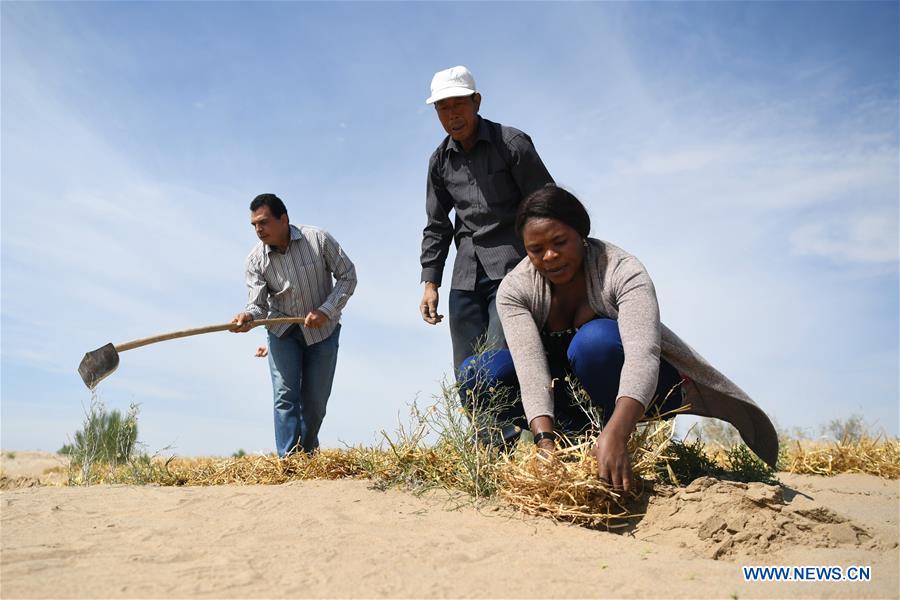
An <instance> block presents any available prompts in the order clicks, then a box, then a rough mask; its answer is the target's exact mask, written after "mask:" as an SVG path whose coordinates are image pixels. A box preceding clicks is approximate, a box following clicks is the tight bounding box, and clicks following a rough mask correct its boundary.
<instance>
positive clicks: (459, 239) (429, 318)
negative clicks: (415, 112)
mask: <svg viewBox="0 0 900 600" xmlns="http://www.w3.org/2000/svg"><path fill="white" fill-rule="evenodd" d="M425 102H426V103H428V104H434V107H435V110H436V112H437V115H438V119H439V120H440V122H441V125H442V126H443V128H444V131H446V132H447V137H446V138H444V140H443V141H442V142H441V143H440V145H439V146H438V147H437V150H435V151H434V154H432V155H431V160H430V161H429V163H428V181H427V188H426V197H425V212H426V215H427V223H426V225H425V229H424V231H423V239H422V255H421V262H422V282H423V283H424V284H425V293H424V295H423V296H422V303H421V304H420V306H419V310H420V311H421V313H422V318H423V319H424V320H425V322H426V323H430V324H432V325H435V324H437V323H440V321H441V320H442V319H443V316H442V315H439V314H438V312H437V310H438V287H439V286H440V284H441V279H442V276H443V271H444V263H445V261H446V260H447V254H448V252H449V249H450V242H451V241H452V240H455V242H456V261H455V262H454V264H453V277H452V281H451V285H450V294H449V296H450V298H449V300H450V302H449V313H450V338H451V340H452V342H453V366H454V369H458V368H459V367H460V365H461V364H462V362H463V361H464V360H465V359H466V358H468V357H469V356H471V355H472V354H474V353H475V349H476V347H477V346H478V344H479V343H480V340H484V341H486V345H487V348H502V347H505V345H506V342H505V339H504V336H503V329H502V328H501V326H500V320H499V318H498V317H497V311H496V308H495V306H494V297H495V295H496V292H497V286H499V285H500V280H501V279H503V276H504V275H506V273H507V272H509V271H510V270H511V269H512V268H513V267H514V266H516V264H518V262H519V261H520V260H521V259H522V258H523V257H524V256H525V250H524V248H523V247H522V242H521V241H520V240H519V238H518V236H517V235H516V232H515V228H514V225H515V217H516V210H517V209H518V207H519V204H520V202H521V201H522V199H523V198H525V197H526V196H528V194H530V193H531V192H533V191H535V190H537V189H538V188H541V187H543V186H544V185H546V184H548V183H553V178H552V177H550V174H549V173H548V172H547V168H546V167H545V166H544V163H543V162H542V161H541V158H540V156H538V153H537V151H536V150H535V149H534V144H532V142H531V138H529V137H528V136H527V135H526V134H525V133H523V132H521V131H519V130H518V129H513V128H512V127H506V126H504V125H500V124H498V123H494V122H491V121H488V120H487V119H484V118H482V117H481V116H480V115H479V114H478V109H479V108H480V106H481V94H479V93H478V92H477V91H476V88H475V78H474V77H472V73H471V72H469V70H468V69H467V68H466V67H462V66H460V67H452V68H450V69H445V70H443V71H438V72H437V73H435V75H434V78H433V79H432V80H431V96H430V97H429V98H428V100H426V101H425ZM451 210H452V211H454V212H455V216H454V222H452V223H451V221H450V211H451Z"/></svg>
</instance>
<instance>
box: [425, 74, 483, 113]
mask: <svg viewBox="0 0 900 600" xmlns="http://www.w3.org/2000/svg"><path fill="white" fill-rule="evenodd" d="M474 93H475V78H474V77H472V72H471V71H469V69H467V68H465V67H463V66H458V67H450V68H449V69H444V70H443V71H438V72H437V73H435V74H434V77H432V79H431V96H430V97H429V98H428V100H426V101H425V104H434V103H435V102H437V101H438V100H443V99H444V98H455V97H457V96H471V95H472V94H474Z"/></svg>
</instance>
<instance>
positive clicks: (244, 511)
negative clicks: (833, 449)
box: [0, 452, 900, 598]
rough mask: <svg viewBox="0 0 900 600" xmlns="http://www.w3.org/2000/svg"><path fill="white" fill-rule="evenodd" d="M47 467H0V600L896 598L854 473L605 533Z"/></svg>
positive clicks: (715, 489)
mask: <svg viewBox="0 0 900 600" xmlns="http://www.w3.org/2000/svg"><path fill="white" fill-rule="evenodd" d="M61 464H64V463H63V461H61V459H60V458H59V457H55V456H53V455H48V454H40V453H30V452H17V453H16V455H15V458H10V457H9V455H8V454H7V453H4V454H3V455H2V458H0V470H2V472H3V476H4V479H3V481H4V486H3V487H4V488H6V489H4V490H3V491H2V492H0V506H2V509H0V511H2V512H0V542H2V548H0V549H2V552H0V596H2V597H3V598H48V597H53V598H72V597H79V598H86V597H89V598H96V597H123V598H124V597H128V598H134V597H141V598H154V597H251V598H259V597H266V598H274V597H479V598H482V597H490V598H513V597H517V598H519V597H525V598H531V597H629V598H631V597H656V598H672V597H682V598H706V597H709V598H734V597H737V598H755V597H767V598H771V597H779V598H787V597H815V598H821V597H833V598H897V597H898V596H900V583H898V563H900V549H898V516H900V515H898V513H900V498H898V493H900V482H898V481H887V480H882V479H878V478H875V477H870V476H861V475H842V476H838V477H833V478H823V477H809V476H791V475H786V474H782V476H781V480H782V481H783V483H784V486H783V487H773V486H763V485H761V484H751V485H749V486H748V485H740V484H731V483H727V482H717V481H714V480H698V481H696V482H694V483H693V484H692V485H691V486H689V487H688V488H686V489H682V490H676V491H672V492H671V493H668V494H662V495H659V496H657V497H655V498H654V500H653V501H652V502H651V503H650V505H649V506H647V507H646V510H647V514H646V516H645V517H644V518H643V519H641V520H640V521H639V522H638V523H637V524H636V526H634V527H632V528H630V529H629V530H627V531H625V532H619V533H609V532H605V531H594V530H589V529H585V528H581V527H575V526H570V525H557V524H554V523H552V522H550V521H547V520H544V519H535V518H523V517H521V516H518V515H515V514H512V513H511V512H509V511H507V510H506V509H503V508H500V507H498V506H496V505H486V506H482V507H481V508H478V509H476V508H474V507H473V506H472V505H471V504H470V503H465V504H462V505H460V504H459V502H455V501H454V500H453V499H452V498H449V497H448V496H446V495H443V494H438V493H432V494H429V495H426V496H423V497H416V496H413V495H411V494H409V493H405V492H401V491H393V490H392V491H387V492H381V491H376V490H373V489H370V488H369V486H368V484H367V483H366V482H364V481H311V482H296V483H291V484H286V485H279V486H219V487H206V488H203V487H182V488H163V487H155V486H143V487H132V486H94V487H90V488H74V487H73V488H69V487H58V486H56V487H55V486H46V485H41V486H34V485H31V484H32V483H33V482H34V480H47V479H49V480H50V481H51V483H52V482H53V480H58V479H59V478H58V475H59V473H58V469H56V468H57V467H59V466H60V465H61ZM48 469H50V472H49V474H48V473H45V471H46V470H48ZM54 469H56V470H54ZM16 482H17V483H16ZM42 483H43V481H42ZM16 485H18V486H19V487H15V486H16ZM23 485H24V486H25V487H22V486H23ZM28 486H31V487H28ZM742 565H815V566H831V565H836V566H840V567H844V568H846V567H849V566H854V565H859V566H869V567H871V576H872V579H871V581H869V582H814V583H811V582H781V583H761V582H748V581H744V577H743V575H742V571H741V566H742Z"/></svg>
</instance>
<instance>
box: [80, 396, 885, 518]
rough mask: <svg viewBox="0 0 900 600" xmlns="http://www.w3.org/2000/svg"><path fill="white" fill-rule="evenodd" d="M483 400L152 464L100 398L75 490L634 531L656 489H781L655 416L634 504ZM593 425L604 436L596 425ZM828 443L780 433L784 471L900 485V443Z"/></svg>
mask: <svg viewBox="0 0 900 600" xmlns="http://www.w3.org/2000/svg"><path fill="white" fill-rule="evenodd" d="M573 392H574V393H576V394H577V393H578V391H577V390H573ZM485 397H487V398H488V401H487V402H486V403H485V404H486V405H487V406H491V407H493V408H492V409H488V408H487V407H486V406H478V405H477V403H472V402H470V403H469V410H464V409H463V407H462V403H461V402H460V398H459V393H458V388H457V386H455V385H451V384H446V385H444V386H443V387H442V390H441V393H440V395H438V396H437V397H435V398H434V401H433V403H431V404H430V405H428V406H420V405H419V404H418V403H413V404H412V405H411V406H410V414H409V419H408V421H407V422H406V423H402V424H400V425H399V426H398V427H397V429H396V430H395V431H393V432H387V431H381V432H380V434H379V439H378V440H376V443H375V444H373V445H371V446H356V447H347V448H344V449H329V450H323V451H321V452H318V453H316V454H314V455H312V456H308V455H305V454H303V453H298V454H294V455H291V456H289V457H287V458H284V459H279V458H278V457H276V456H274V455H249V454H246V453H245V452H243V450H239V451H237V452H235V453H234V454H233V455H232V456H231V457H230V458H201V459H187V458H176V457H169V458H167V459H163V458H162V457H161V456H159V454H158V455H156V456H150V455H148V454H147V453H146V452H143V451H142V448H141V446H140V444H139V443H138V442H137V414H138V410H137V407H136V406H132V407H130V409H129V411H128V412H127V414H126V415H124V416H122V415H120V414H119V413H118V412H117V411H107V410H106V408H105V407H104V406H103V404H102V403H100V402H99V401H97V400H96V399H95V400H94V401H93V402H92V404H91V407H90V410H89V411H88V414H87V415H86V418H85V421H84V424H83V427H82V429H81V430H80V431H79V432H78V433H76V434H75V437H74V441H73V442H72V443H71V444H68V445H67V446H65V447H64V450H65V452H66V453H68V454H69V455H70V456H71V465H72V466H71V468H70V476H69V483H70V484H73V485H77V484H86V485H89V484H94V483H131V484H146V483H153V484H158V485H172V486H180V485H222V484H280V483H285V482H288V481H293V480H304V479H341V478H357V479H367V480H369V481H371V482H372V485H373V486H374V487H376V488H380V489H385V488H388V487H395V486H397V487H402V488H404V489H407V490H411V491H413V492H422V491H425V490H429V489H434V488H443V489H446V490H449V491H451V492H455V493H457V494H458V496H459V497H460V498H461V499H463V500H465V499H466V498H468V499H471V500H472V501H474V502H476V503H480V502H482V501H484V500H488V501H497V500H499V501H501V502H503V503H506V504H509V505H511V506H512V507H514V508H516V509H518V510H521V511H523V512H526V513H529V514H534V515H541V516H546V517H550V518H552V519H557V520H564V521H571V522H576V523H581V524H586V525H591V526H602V527H616V526H620V525H622V524H624V523H626V522H627V519H628V518H629V517H631V516H633V515H634V514H636V512H639V511H638V509H636V508H635V506H636V505H637V504H639V501H640V500H641V499H642V498H646V495H647V494H650V493H653V491H654V489H655V488H656V487H657V486H684V485H687V484H689V483H690V482H692V481H693V480H695V479H696V478H698V477H703V476H712V477H716V478H718V479H726V480H734V481H741V482H754V481H757V482H764V483H777V473H776V472H773V471H772V470H771V469H770V468H769V467H768V466H766V465H765V464H764V463H762V462H761V461H760V460H759V459H758V458H756V456H755V455H754V454H753V453H752V452H751V451H750V450H749V449H748V448H747V447H746V446H745V445H744V444H743V443H742V442H740V438H739V436H737V433H736V432H735V431H733V430H730V429H729V428H730V426H729V425H727V424H724V423H719V422H717V421H711V420H706V421H702V422H701V423H700V425H699V426H698V427H696V428H694V429H692V431H691V432H689V433H688V435H687V436H685V437H684V439H679V438H678V437H677V436H676V435H675V426H674V423H675V421H674V420H673V419H668V420H666V419H664V418H662V417H664V416H666V415H662V416H660V415H657V416H654V417H653V418H650V419H648V420H647V421H645V422H644V423H642V424H640V425H639V427H638V430H637V431H636V432H635V434H634V435H633V436H632V439H631V442H630V445H629V450H630V452H631V456H632V462H633V465H634V470H635V474H636V475H637V476H638V477H639V478H640V481H641V482H642V485H641V486H640V488H639V489H638V491H637V492H636V493H633V494H630V495H628V496H627V497H626V496H623V495H622V494H620V493H617V492H615V491H614V490H612V489H610V488H609V486H607V484H606V483H605V482H603V481H600V480H598V479H597V477H596V467H595V462H594V459H593V456H592V454H591V447H592V439H593V437H594V435H595V431H591V432H588V433H587V434H586V435H585V436H583V437H581V438H576V439H566V440H563V443H562V445H561V448H560V450H559V451H558V452H556V453H555V454H552V455H546V454H541V453H539V452H537V451H536V449H535V447H534V445H533V444H532V443H531V435H530V433H529V432H528V431H519V432H518V433H519V439H518V441H517V442H516V441H514V442H512V443H509V442H504V441H503V436H502V435H500V433H499V432H500V431H501V430H502V429H503V428H504V427H506V428H507V431H508V428H509V424H506V423H501V422H498V420H497V412H496V410H497V407H502V406H503V404H504V403H505V402H508V398H507V397H506V395H505V392H504V391H503V390H494V389H490V390H487V393H486V394H485ZM594 423H595V425H597V426H599V420H598V418H597V416H596V415H595V416H594ZM475 424H477V426H476V425H475ZM795 433H796V432H795ZM823 433H824V434H826V435H823V437H820V438H819V439H809V438H800V437H794V436H792V435H789V434H787V433H784V432H782V433H781V443H782V452H781V456H780V458H779V468H780V469H781V470H783V471H788V472H791V473H810V474H817V475H834V474H837V473H844V472H857V473H869V474H873V475H877V476H880V477H886V478H897V477H898V476H900V440H898V439H888V438H885V437H883V436H875V435H872V434H871V433H870V432H869V431H868V429H867V427H866V426H865V424H864V423H863V422H862V420H861V419H860V418H859V417H856V416H853V417H851V418H850V419H848V420H847V421H846V422H840V421H838V422H831V423H829V424H828V425H827V426H825V427H823ZM838 436H839V437H838Z"/></svg>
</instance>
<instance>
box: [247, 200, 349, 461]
mask: <svg viewBox="0 0 900 600" xmlns="http://www.w3.org/2000/svg"><path fill="white" fill-rule="evenodd" d="M250 224H251V225H253V227H254V229H255V231H256V235H257V237H259V240H260V242H259V244H257V245H256V247H254V248H253V251H252V252H250V255H249V256H248V257H247V264H246V278H247V287H248V288H249V301H248V303H247V307H246V308H245V309H244V311H243V312H240V313H238V314H237V315H235V317H234V319H232V323H234V324H235V327H234V328H233V329H232V331H235V332H243V331H248V330H249V329H250V325H249V323H250V321H252V320H253V319H260V318H277V317H301V316H305V321H304V322H303V325H302V326H300V325H291V324H288V325H275V326H272V327H270V328H269V331H268V337H269V370H270V372H271V374H272V389H273V394H274V397H275V446H276V450H277V451H278V455H279V456H286V455H288V454H290V453H291V452H295V451H297V450H298V449H301V450H303V451H304V452H314V451H315V450H316V449H317V448H318V447H319V429H320V427H321V426H322V420H323V419H324V418H325V406H326V404H327V403H328V397H329V395H331V384H332V381H333V380H334V370H335V366H336V364H337V353H338V338H339V336H340V333H341V324H340V317H341V310H342V309H343V308H344V306H345V305H346V304H347V300H349V299H350V296H351V295H352V294H353V291H354V290H355V289H356V268H355V267H354V266H353V263H352V262H350V259H349V258H348V257H347V255H346V254H345V253H344V251H343V250H342V249H341V247H340V245H339V244H338V243H337V241H335V239H334V238H333V237H331V235H330V234H329V233H328V232H327V231H325V230H323V229H319V228H318V227H312V226H309V225H300V226H295V225H291V224H290V223H289V221H288V214H287V209H286V208H285V206H284V203H283V202H282V201H281V199H280V198H278V196H276V195H274V194H261V195H259V196H257V197H256V198H254V199H253V202H251V203H250Z"/></svg>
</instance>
